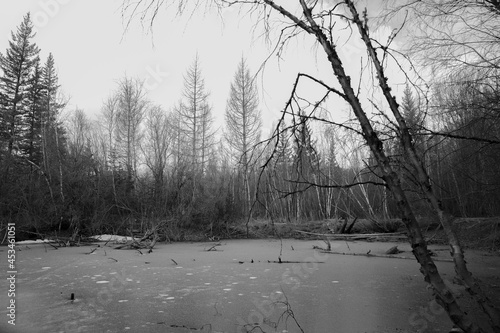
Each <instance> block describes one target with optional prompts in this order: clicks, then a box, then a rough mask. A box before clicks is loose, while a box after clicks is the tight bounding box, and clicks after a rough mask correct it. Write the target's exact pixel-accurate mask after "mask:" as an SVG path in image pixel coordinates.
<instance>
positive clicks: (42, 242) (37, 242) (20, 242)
mask: <svg viewBox="0 0 500 333" xmlns="http://www.w3.org/2000/svg"><path fill="white" fill-rule="evenodd" d="M51 242H52V241H51V240H50V239H36V240H25V241H19V242H16V245H31V244H44V243H51ZM54 243H55V242H54ZM35 259H38V258H35ZM40 259H41V258H40Z"/></svg>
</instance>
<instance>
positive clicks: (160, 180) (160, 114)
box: [142, 106, 173, 199]
mask: <svg viewBox="0 0 500 333" xmlns="http://www.w3.org/2000/svg"><path fill="white" fill-rule="evenodd" d="M145 126H146V128H145V132H146V133H145V140H144V141H143V144H142V151H143V154H144V157H145V163H146V166H147V167H148V168H149V170H150V171H151V173H152V174H153V181H154V196H155V198H156V199H161V198H162V197H163V193H164V187H165V178H164V177H165V174H166V167H167V162H168V159H169V156H170V155H171V154H172V141H173V140H172V134H173V133H172V124H171V119H170V114H167V113H166V112H165V111H164V110H163V109H162V108H161V106H153V107H151V108H150V109H149V110H148V112H147V114H146V121H145Z"/></svg>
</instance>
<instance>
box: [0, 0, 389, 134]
mask: <svg viewBox="0 0 500 333" xmlns="http://www.w3.org/2000/svg"><path fill="white" fill-rule="evenodd" d="M121 5H122V1H121V0H106V1H102V0H85V1H81V0H80V1H78V0H22V1H19V0H2V8H1V11H0V52H2V53H4V52H5V50H6V48H7V46H8V40H10V39H11V38H10V32H11V31H12V30H15V29H16V28H17V26H18V25H19V24H20V23H21V21H22V18H23V15H24V14H26V13H27V12H31V15H32V20H33V22H34V24H35V27H36V30H37V36H36V38H35V42H36V43H37V45H38V46H39V47H40V49H41V57H42V61H45V59H46V57H47V55H48V53H49V52H52V54H53V56H54V58H55V61H56V66H57V69H58V74H59V82H60V84H61V88H62V90H63V92H64V93H65V94H66V95H67V96H69V97H70V98H71V99H70V104H69V106H68V110H71V109H74V108H76V107H78V108H81V109H83V110H84V111H85V112H86V113H87V114H89V115H96V114H97V113H99V111H100V108H101V105H102V102H103V100H104V99H105V98H106V97H107V96H109V95H110V94H111V92H112V91H113V90H114V89H115V87H116V82H117V80H119V79H120V78H121V77H123V76H124V75H128V76H133V77H139V78H141V79H143V80H145V84H146V87H147V88H148V91H149V98H150V99H151V100H152V101H153V102H154V103H157V104H161V105H162V106H163V107H164V108H165V109H166V110H168V109H170V108H171V107H173V105H174V104H175V103H176V102H177V101H178V100H179V98H180V96H181V91H182V84H183V75H184V73H185V72H186V69H187V68H188V67H189V65H190V64H191V63H192V62H193V59H194V57H195V54H196V52H198V55H199V59H200V61H201V67H202V73H203V75H204V77H205V84H206V88H207V90H208V91H210V93H211V95H210V101H211V104H212V106H213V112H214V115H215V117H216V119H218V121H219V123H221V122H222V119H223V114H224V110H225V104H226V100H227V97H228V92H229V85H230V83H231V80H232V78H233V75H234V72H235V70H236V67H237V64H238V62H239V61H240V59H241V57H242V56H244V57H245V58H246V59H247V62H248V65H249V66H250V69H251V71H252V72H255V71H257V69H258V68H259V67H260V65H261V64H262V62H263V61H264V60H265V59H266V58H267V56H268V55H269V53H270V51H271V48H272V45H267V44H266V43H265V41H264V39H263V38H262V37H260V34H261V32H262V31H261V30H260V29H257V30H255V33H254V34H252V27H253V26H254V23H253V22H255V20H256V19H257V17H256V16H253V17H252V16H251V15H246V14H245V15H241V14H240V13H238V11H237V10H227V11H224V12H223V14H222V15H223V17H222V18H221V17H220V16H219V15H218V14H217V13H216V12H215V11H214V12H210V11H208V12H205V11H203V10H201V11H199V12H198V13H197V14H195V15H194V16H193V17H190V18H188V17H187V15H186V16H185V17H183V18H178V17H177V18H176V17H175V15H173V14H172V13H170V14H169V13H168V12H166V11H162V12H160V15H159V16H158V19H157V21H156V24H155V26H154V30H153V32H154V34H153V35H151V33H148V31H147V29H144V28H143V27H142V26H141V24H140V22H138V21H137V20H134V21H132V23H131V26H130V27H129V29H128V30H127V31H125V27H124V23H125V22H124V21H123V19H122V16H121ZM388 31H389V32H390V29H388V28H387V29H384V28H382V29H380V32H379V33H380V34H381V35H384V34H388ZM308 40H309V39H308V38H304V37H300V38H299V39H297V42H294V43H291V44H290V45H289V46H288V48H287V52H286V53H285V54H284V55H283V57H282V59H281V60H279V61H278V58H277V57H276V56H273V57H271V59H270V61H269V62H268V63H267V65H266V67H265V68H266V69H265V71H264V74H263V75H262V76H260V77H259V80H258V85H259V88H260V91H261V98H260V99H261V109H262V115H263V119H264V126H265V127H266V128H270V127H271V124H272V123H273V122H274V121H275V120H276V119H277V117H278V116H279V110H281V109H282V108H283V106H284V105H285V102H286V100H287V98H288V96H289V92H290V90H291V88H292V84H293V82H294V80H295V77H296V75H297V73H298V72H306V73H309V74H313V75H318V76H319V77H320V78H322V79H323V80H325V81H329V82H332V81H333V76H332V74H331V70H329V69H328V64H327V62H326V59H325V58H324V54H323V53H322V52H318V53H317V54H318V56H317V57H316V56H315V54H316V53H315V50H314V49H312V48H311V44H310V43H309V42H308ZM358 46H360V43H359V42H358V43H356V42H355V43H354V45H350V46H348V45H346V46H344V47H343V48H342V49H341V54H342V53H343V56H344V58H345V59H346V66H347V68H348V70H350V71H351V72H352V74H353V76H357V75H358V74H359V68H360V65H359V60H357V57H359V56H362V55H364V51H363V49H362V48H361V47H358ZM350 60H352V61H350ZM356 72H358V74H356Z"/></svg>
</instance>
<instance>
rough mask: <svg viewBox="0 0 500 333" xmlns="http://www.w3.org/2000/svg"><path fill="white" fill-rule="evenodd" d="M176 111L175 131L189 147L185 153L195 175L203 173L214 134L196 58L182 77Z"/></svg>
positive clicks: (206, 94)
mask: <svg viewBox="0 0 500 333" xmlns="http://www.w3.org/2000/svg"><path fill="white" fill-rule="evenodd" d="M177 111H178V113H179V125H180V127H179V129H180V130H181V132H182V134H183V135H184V140H185V144H186V145H187V146H188V147H189V149H187V152H185V154H187V155H188V158H189V160H190V162H191V165H192V168H193V170H194V171H195V173H198V172H200V173H201V174H203V172H204V171H205V166H206V165H205V164H206V162H207V158H208V155H209V149H210V147H211V146H212V145H213V137H214V132H213V129H212V123H213V118H212V112H211V108H210V106H209V104H208V93H207V92H206V91H205V80H204V79H203V77H202V73H201V68H200V61H199V59H198V55H196V57H195V59H194V61H193V63H192V65H191V67H190V68H189V69H188V71H187V73H186V75H185V76H184V91H183V100H182V102H181V103H180V105H179V107H178V108H177Z"/></svg>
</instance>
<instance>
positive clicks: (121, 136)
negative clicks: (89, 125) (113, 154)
mask: <svg viewBox="0 0 500 333" xmlns="http://www.w3.org/2000/svg"><path fill="white" fill-rule="evenodd" d="M116 98H117V103H118V104H117V106H118V112H117V113H116V132H115V134H116V143H117V150H118V154H119V158H120V161H121V163H122V165H123V166H124V167H125V170H126V172H127V192H130V191H132V190H133V189H134V180H135V178H136V175H137V174H136V172H137V163H138V149H139V143H140V140H141V131H140V125H141V123H142V121H143V118H144V114H145V112H146V110H147V108H148V101H147V99H146V92H145V89H144V86H143V82H142V81H140V80H138V79H132V78H128V77H125V78H123V79H121V80H120V82H119V83H118V90H117V97H116Z"/></svg>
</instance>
